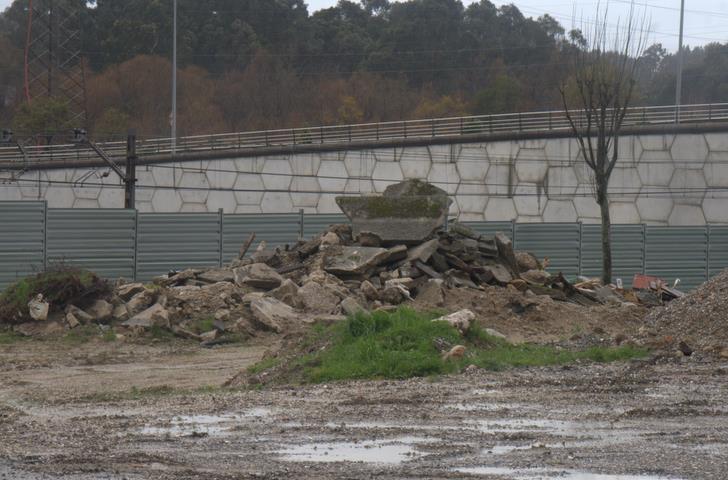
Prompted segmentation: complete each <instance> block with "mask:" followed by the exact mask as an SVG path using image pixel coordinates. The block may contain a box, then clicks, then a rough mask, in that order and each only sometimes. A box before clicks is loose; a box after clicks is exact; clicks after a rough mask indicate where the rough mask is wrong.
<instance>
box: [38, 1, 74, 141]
mask: <svg viewBox="0 0 728 480" xmlns="http://www.w3.org/2000/svg"><path fill="white" fill-rule="evenodd" d="M82 4H83V2H82V1H81V0H28V35H27V43H26V47H25V48H26V51H25V53H26V55H25V97H26V100H27V101H28V102H30V101H32V100H33V99H34V98H38V97H44V96H45V97H54V98H58V99H61V100H63V101H65V102H66V103H67V104H68V109H69V111H70V113H71V119H70V121H69V127H84V128H85V127H86V84H85V81H84V66H83V61H82V58H81V45H82V43H81V7H82Z"/></svg>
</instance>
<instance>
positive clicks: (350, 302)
mask: <svg viewBox="0 0 728 480" xmlns="http://www.w3.org/2000/svg"><path fill="white" fill-rule="evenodd" d="M339 306H340V307H341V311H342V312H344V313H345V314H347V315H354V314H356V313H358V312H363V311H365V308H364V307H362V306H361V304H360V303H359V302H358V301H357V299H356V298H354V297H346V298H345V299H343V300H342V301H341V303H340V304H339Z"/></svg>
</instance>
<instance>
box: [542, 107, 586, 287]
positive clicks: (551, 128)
mask: <svg viewBox="0 0 728 480" xmlns="http://www.w3.org/2000/svg"><path fill="white" fill-rule="evenodd" d="M549 130H553V125H552V124H551V111H549ZM580 275H581V274H580Z"/></svg>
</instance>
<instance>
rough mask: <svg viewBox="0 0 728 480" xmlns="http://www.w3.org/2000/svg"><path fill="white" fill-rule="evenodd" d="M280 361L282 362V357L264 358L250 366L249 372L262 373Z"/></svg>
mask: <svg viewBox="0 0 728 480" xmlns="http://www.w3.org/2000/svg"><path fill="white" fill-rule="evenodd" d="M280 363H281V361H280V359H278V358H275V357H269V358H264V359H263V360H261V361H260V362H258V363H256V364H255V365H251V366H250V367H248V373H252V374H256V373H260V372H262V371H263V370H268V369H269V368H273V367H276V366H278V364H280Z"/></svg>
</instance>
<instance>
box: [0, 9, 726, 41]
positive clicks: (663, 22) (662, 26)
mask: <svg viewBox="0 0 728 480" xmlns="http://www.w3.org/2000/svg"><path fill="white" fill-rule="evenodd" d="M11 1H12V0H0V8H2V9H4V8H5V7H7V6H8V5H9V4H10V3H11ZM241 1H242V0H241ZM271 1H272V0H271ZM463 1H464V3H466V4H468V3H471V1H472V0H463ZM336 2H337V0H307V3H308V5H309V11H311V12H313V11H314V10H318V9H320V8H326V7H330V6H332V5H335V4H336ZM494 3H495V4H496V5H502V4H504V3H515V4H516V5H517V6H518V8H519V9H521V11H522V12H523V13H524V14H525V15H526V16H529V17H538V16H539V15H542V14H544V13H549V14H551V15H552V16H553V17H555V18H556V19H557V20H558V21H559V22H560V23H561V24H562V25H563V26H564V27H565V28H566V29H567V30H569V29H570V28H572V26H574V25H576V26H578V25H579V24H580V20H581V19H582V18H584V19H587V20H589V19H591V18H593V16H594V10H595V8H596V6H597V3H598V2H597V1H596V0H514V1H513V2H500V1H494ZM635 3H636V4H637V5H638V7H637V8H638V9H641V10H642V11H645V12H646V13H647V15H648V16H650V17H651V19H652V28H651V31H652V34H651V42H650V43H654V42H661V43H662V44H663V45H664V46H665V47H666V48H668V49H670V50H677V44H678V41H677V39H678V28H679V24H680V0H635ZM604 4H605V0H602V1H601V5H602V6H603V5H604ZM685 10H686V11H685V44H686V45H693V46H696V45H704V44H706V43H709V42H711V41H719V42H722V43H725V42H728V0H685ZM628 11H629V0H610V1H609V16H610V20H609V21H610V22H611V23H616V22H617V19H618V18H619V17H621V18H625V17H626V15H627V12H628ZM574 18H576V21H574Z"/></svg>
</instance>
